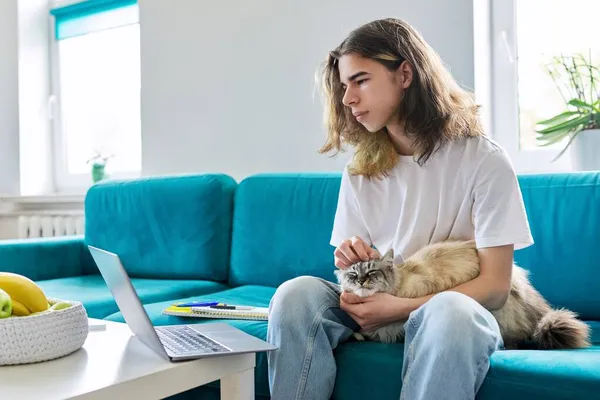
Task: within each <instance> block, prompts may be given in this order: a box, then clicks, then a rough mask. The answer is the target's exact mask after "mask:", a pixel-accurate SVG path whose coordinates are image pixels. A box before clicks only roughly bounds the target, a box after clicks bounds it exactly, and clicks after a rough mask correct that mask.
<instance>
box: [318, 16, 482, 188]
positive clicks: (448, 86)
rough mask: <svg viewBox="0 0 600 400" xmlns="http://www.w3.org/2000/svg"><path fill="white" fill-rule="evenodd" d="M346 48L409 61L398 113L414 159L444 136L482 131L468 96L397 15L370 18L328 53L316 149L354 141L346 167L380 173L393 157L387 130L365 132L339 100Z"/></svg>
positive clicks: (389, 63) (383, 59)
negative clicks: (322, 131)
mask: <svg viewBox="0 0 600 400" xmlns="http://www.w3.org/2000/svg"><path fill="white" fill-rule="evenodd" d="M351 53H352V54H358V55H360V56H362V57H366V58H371V59H373V60H375V61H378V62H380V63H381V64H383V65H384V66H385V67H386V68H388V69H389V70H390V71H395V70H396V69H397V68H398V67H399V66H400V64H401V63H402V62H403V61H405V60H406V61H407V62H409V63H410V64H411V65H412V67H413V71H414V72H413V80H412V83H411V85H410V87H409V88H407V89H406V91H405V93H404V97H403V100H402V103H401V105H400V117H401V119H402V121H403V123H404V128H405V131H406V134H407V135H408V136H409V137H411V138H412V139H413V143H414V148H415V155H414V157H415V158H416V161H417V162H418V163H419V164H420V165H423V164H424V163H425V162H426V161H427V160H428V159H429V157H431V155H432V154H433V153H434V152H435V151H436V150H437V148H439V146H440V145H442V144H443V143H444V142H446V141H448V140H452V139H456V138H460V137H470V136H482V135H483V134H484V133H483V128H482V126H481V122H480V120H479V116H478V106H477V105H476V104H475V102H474V100H473V98H472V97H471V95H470V94H469V93H468V92H466V91H465V90H463V89H462V88H461V87H460V86H459V85H458V84H457V83H456V81H455V80H454V78H453V77H452V75H451V74H450V72H449V71H448V70H447V69H446V67H445V65H444V64H443V62H442V60H441V59H440V57H439V55H438V54H437V53H436V52H435V51H434V50H433V49H432V48H431V47H430V46H429V44H427V42H425V40H424V39H423V38H422V37H421V35H420V34H419V33H418V32H417V31H416V30H415V29H414V28H412V27H411V26H410V25H409V24H408V23H406V22H404V21H402V20H399V19H393V18H387V19H382V20H377V21H372V22H370V23H367V24H365V25H362V26H361V27H359V28H357V29H355V30H354V31H352V32H351V33H350V34H349V36H348V37H347V38H346V39H345V40H344V41H343V42H342V43H341V44H340V45H339V46H338V47H337V48H336V49H335V50H333V51H331V52H330V53H329V54H328V56H327V59H326V61H325V63H324V64H323V68H322V74H321V79H322V82H321V85H322V89H323V92H324V96H325V127H326V130H327V141H326V143H325V144H324V145H323V146H322V147H321V149H320V150H319V152H320V153H327V152H330V151H332V150H335V152H336V153H338V152H339V151H343V145H344V144H349V145H351V146H353V147H355V152H354V157H353V159H352V161H351V163H350V169H349V172H350V173H352V174H359V175H365V176H367V177H369V178H370V177H382V176H384V175H386V172H387V171H388V170H389V169H391V168H393V167H394V166H395V165H396V162H397V160H398V153H397V152H396V150H395V149H394V146H393V144H392V142H391V140H390V138H389V135H388V133H387V130H386V129H385V128H383V129H381V130H380V131H378V132H374V133H371V132H368V131H367V130H366V129H365V128H364V127H363V126H362V125H361V124H359V123H358V122H357V121H356V120H355V119H354V118H353V117H352V114H351V110H350V109H349V108H348V107H346V106H344V104H343V103H342V98H343V96H344V90H343V88H342V85H341V81H340V76H339V68H338V60H339V59H340V57H341V56H343V55H345V54H351Z"/></svg>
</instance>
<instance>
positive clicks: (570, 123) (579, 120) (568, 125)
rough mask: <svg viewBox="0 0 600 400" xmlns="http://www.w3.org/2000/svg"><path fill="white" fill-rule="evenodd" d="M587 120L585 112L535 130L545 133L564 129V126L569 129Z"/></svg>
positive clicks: (587, 116)
mask: <svg viewBox="0 0 600 400" xmlns="http://www.w3.org/2000/svg"><path fill="white" fill-rule="evenodd" d="M589 120H590V116H589V115H587V114H584V115H581V116H580V117H577V118H573V119H570V120H568V121H565V122H561V123H559V124H557V125H554V126H550V127H547V128H544V129H536V132H538V133H541V134H545V133H552V132H555V131H558V130H562V129H566V128H568V129H569V130H571V129H575V128H577V127H578V126H579V125H581V124H585V123H587V122H589Z"/></svg>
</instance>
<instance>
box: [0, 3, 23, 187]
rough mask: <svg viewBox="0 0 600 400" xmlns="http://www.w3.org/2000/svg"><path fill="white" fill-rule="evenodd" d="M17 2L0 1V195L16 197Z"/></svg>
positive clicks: (17, 102)
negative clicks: (14, 195)
mask: <svg viewBox="0 0 600 400" xmlns="http://www.w3.org/2000/svg"><path fill="white" fill-rule="evenodd" d="M17 20H18V18H17V0H1V1H0V194H18V193H19V90H18V83H17V80H18V67H19V63H18V34H17V33H18V28H17Z"/></svg>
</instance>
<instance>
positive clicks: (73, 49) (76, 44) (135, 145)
mask: <svg viewBox="0 0 600 400" xmlns="http://www.w3.org/2000/svg"><path fill="white" fill-rule="evenodd" d="M139 32H140V31H139V24H134V25H129V26H124V27H120V28H115V29H109V30H105V31H100V32H95V33H91V34H87V35H83V36H78V37H73V38H69V39H65V40H61V41H59V59H60V97H61V116H62V139H63V145H64V151H65V152H66V160H65V161H66V163H67V169H68V172H69V173H70V174H82V173H88V171H89V165H86V161H87V160H88V159H90V158H91V157H93V156H94V154H95V152H96V151H98V152H101V153H102V154H113V155H114V157H113V158H112V159H111V160H110V162H109V167H108V169H109V171H111V172H113V173H114V172H131V171H133V172H135V171H139V170H140V169H141V121H140V33H139Z"/></svg>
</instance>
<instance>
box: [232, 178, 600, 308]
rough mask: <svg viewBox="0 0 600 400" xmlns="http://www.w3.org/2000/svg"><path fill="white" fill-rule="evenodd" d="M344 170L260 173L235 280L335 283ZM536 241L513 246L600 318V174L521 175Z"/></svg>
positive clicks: (568, 303)
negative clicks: (334, 239)
mask: <svg viewBox="0 0 600 400" xmlns="http://www.w3.org/2000/svg"><path fill="white" fill-rule="evenodd" d="M340 179H341V175H340V174H338V173H332V174H262V175H256V176H251V177H249V178H246V179H245V180H243V181H242V182H240V184H239V186H238V188H237V190H236V194H235V201H234V203H235V204H234V219H233V233H232V235H233V236H232V254H231V270H230V275H229V281H230V283H231V284H232V285H243V284H257V285H268V286H277V285H279V284H281V283H283V282H284V281H285V280H287V279H291V278H293V277H296V276H299V275H313V276H318V277H321V278H324V279H327V280H330V281H335V279H334V275H333V273H332V271H333V270H334V269H335V266H334V265H333V250H334V248H333V247H332V246H330V245H329V239H330V235H331V229H332V226H333V218H334V214H335V209H336V205H337V198H338V192H339V187H340ZM519 183H520V186H521V188H522V192H523V198H524V202H525V208H526V211H527V215H528V218H529V221H530V225H531V229H532V235H533V238H534V241H535V244H534V245H533V246H530V247H529V248H526V249H523V250H517V251H516V252H515V260H516V262H517V263H518V265H520V266H522V267H524V268H526V269H528V270H529V271H530V273H531V276H530V278H531V281H532V283H533V284H534V286H535V287H536V288H537V289H538V290H539V291H540V292H541V293H542V295H544V296H545V297H546V299H547V300H548V301H550V302H551V303H552V305H554V306H556V307H567V308H569V309H571V310H572V311H576V312H578V313H580V315H581V316H582V317H584V318H596V319H600V174H599V173H565V174H538V175H521V176H519Z"/></svg>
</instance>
